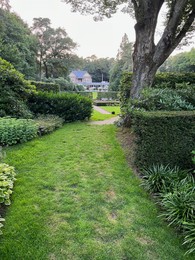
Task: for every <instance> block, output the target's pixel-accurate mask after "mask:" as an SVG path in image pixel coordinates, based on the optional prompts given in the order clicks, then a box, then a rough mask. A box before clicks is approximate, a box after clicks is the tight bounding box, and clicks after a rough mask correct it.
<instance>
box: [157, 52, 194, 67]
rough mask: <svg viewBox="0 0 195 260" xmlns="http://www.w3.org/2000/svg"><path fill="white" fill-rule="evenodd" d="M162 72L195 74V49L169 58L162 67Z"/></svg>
mask: <svg viewBox="0 0 195 260" xmlns="http://www.w3.org/2000/svg"><path fill="white" fill-rule="evenodd" d="M159 70H160V71H168V72H195V48H192V49H191V51H188V52H181V53H179V54H176V55H174V56H171V57H169V58H168V59H167V60H166V62H165V63H164V64H163V65H162V66H161V67H160V69H159Z"/></svg>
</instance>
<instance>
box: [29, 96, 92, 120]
mask: <svg viewBox="0 0 195 260" xmlns="http://www.w3.org/2000/svg"><path fill="white" fill-rule="evenodd" d="M28 105H29V108H30V110H31V111H32V112H33V113H34V114H35V115H37V114H44V115H57V116H59V117H61V118H63V120H64V122H73V121H78V120H84V119H86V118H90V116H91V113H92V101H91V100H90V99H89V98H86V97H83V96H80V95H77V94H70V93H61V94H60V93H58V94H55V93H46V92H45V93H44V92H38V93H36V94H33V95H31V97H30V98H29V100H28Z"/></svg>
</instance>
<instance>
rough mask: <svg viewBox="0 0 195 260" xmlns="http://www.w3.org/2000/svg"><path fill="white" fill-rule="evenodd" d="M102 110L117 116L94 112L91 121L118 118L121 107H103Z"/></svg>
mask: <svg viewBox="0 0 195 260" xmlns="http://www.w3.org/2000/svg"><path fill="white" fill-rule="evenodd" d="M101 108H102V109H104V110H106V111H108V112H110V113H112V112H115V114H108V115H106V114H101V113H100V112H98V111H96V110H93V113H92V116H91V118H90V120H91V121H103V120H106V119H109V118H112V117H116V116H118V115H119V114H120V107H119V106H101Z"/></svg>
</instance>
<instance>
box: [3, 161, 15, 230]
mask: <svg viewBox="0 0 195 260" xmlns="http://www.w3.org/2000/svg"><path fill="white" fill-rule="evenodd" d="M15 176H16V172H15V169H14V167H12V166H9V165H8V164H5V163H0V203H1V204H4V205H10V204H11V200H10V196H11V194H12V192H13V184H14V181H15V180H16V178H15ZM0 207H1V206H0ZM3 221H5V219H4V218H1V217H0V234H2V231H1V228H2V227H3V224H2V222H3Z"/></svg>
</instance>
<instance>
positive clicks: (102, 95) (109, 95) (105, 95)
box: [97, 91, 119, 100]
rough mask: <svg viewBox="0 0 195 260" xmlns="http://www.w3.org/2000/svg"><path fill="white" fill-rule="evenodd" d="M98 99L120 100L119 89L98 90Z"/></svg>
mask: <svg viewBox="0 0 195 260" xmlns="http://www.w3.org/2000/svg"><path fill="white" fill-rule="evenodd" d="M97 99H98V100H103V99H105V100H118V99H119V93H118V92H117V91H107V92H97Z"/></svg>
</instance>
